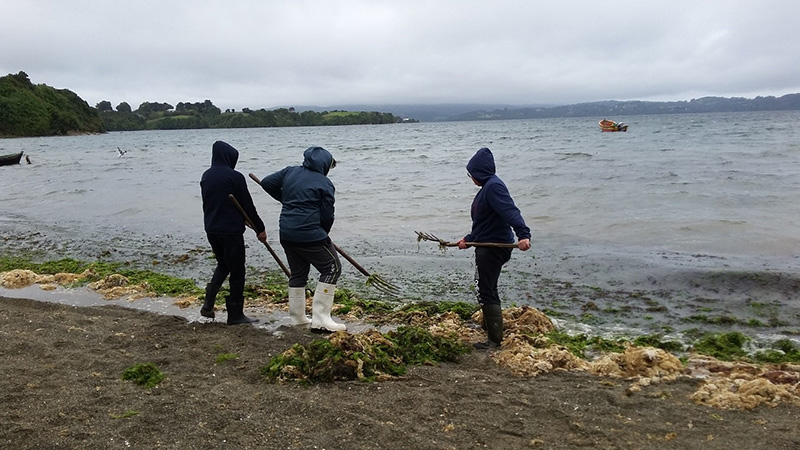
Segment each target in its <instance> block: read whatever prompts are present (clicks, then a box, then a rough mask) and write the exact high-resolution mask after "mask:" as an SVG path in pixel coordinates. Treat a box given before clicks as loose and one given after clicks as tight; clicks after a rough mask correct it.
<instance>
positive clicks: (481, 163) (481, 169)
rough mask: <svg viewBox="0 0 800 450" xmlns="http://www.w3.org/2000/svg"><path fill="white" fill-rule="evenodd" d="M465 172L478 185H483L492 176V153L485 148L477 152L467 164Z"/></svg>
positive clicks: (493, 169)
mask: <svg viewBox="0 0 800 450" xmlns="http://www.w3.org/2000/svg"><path fill="white" fill-rule="evenodd" d="M467 172H469V174H470V175H471V176H472V178H474V179H476V180H477V181H478V183H480V184H483V183H485V182H486V180H488V179H489V178H491V177H492V176H494V172H495V167H494V155H492V151H491V150H489V149H488V148H486V147H483V148H482V149H480V150H478V151H477V153H475V156H473V157H472V158H471V159H470V160H469V162H468V163H467Z"/></svg>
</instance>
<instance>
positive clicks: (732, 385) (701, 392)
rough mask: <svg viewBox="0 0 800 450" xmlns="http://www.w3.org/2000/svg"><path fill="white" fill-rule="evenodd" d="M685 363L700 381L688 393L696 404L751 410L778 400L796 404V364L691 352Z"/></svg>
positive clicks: (799, 374)
mask: <svg viewBox="0 0 800 450" xmlns="http://www.w3.org/2000/svg"><path fill="white" fill-rule="evenodd" d="M689 365H690V366H691V367H692V368H693V371H694V372H696V375H697V376H702V377H703V378H704V381H703V384H702V385H701V386H700V387H699V388H698V389H697V391H696V392H695V393H694V394H692V396H691V399H692V400H693V401H695V402H696V403H699V404H703V405H708V406H713V407H716V408H722V409H744V410H751V409H754V408H756V407H758V406H761V405H765V406H769V407H774V406H776V405H778V404H779V403H784V402H785V403H790V404H794V405H800V365H797V364H779V365H776V364H766V365H764V366H759V365H756V364H750V363H745V362H741V361H734V362H729V361H720V360H717V359H715V358H712V357H710V356H702V355H693V356H692V358H691V359H690V360H689Z"/></svg>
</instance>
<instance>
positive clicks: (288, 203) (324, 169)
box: [261, 147, 336, 244]
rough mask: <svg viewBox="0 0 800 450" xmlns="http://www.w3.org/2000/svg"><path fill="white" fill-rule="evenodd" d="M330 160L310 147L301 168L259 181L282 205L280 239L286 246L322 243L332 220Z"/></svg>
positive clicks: (331, 159)
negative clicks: (287, 244) (329, 177)
mask: <svg viewBox="0 0 800 450" xmlns="http://www.w3.org/2000/svg"><path fill="white" fill-rule="evenodd" d="M332 165H333V156H332V155H331V154H330V152H328V151H327V150H325V149H324V148H322V147H309V148H307V149H306V151H305V152H304V153H303V165H302V166H288V167H285V168H283V169H282V170H279V171H277V172H275V173H273V174H271V175H267V176H266V177H264V179H262V180H261V187H262V188H264V190H265V191H267V193H268V194H269V195H271V196H272V198H274V199H275V200H277V201H279V202H281V204H282V205H283V206H282V207H281V217H280V237H281V242H286V243H289V244H311V243H321V242H325V241H326V240H327V239H328V233H329V232H330V231H331V227H332V226H333V220H334V206H333V205H334V202H335V193H336V189H335V188H334V187H333V183H332V182H331V180H330V179H328V176H327V175H328V171H329V170H330V169H331V166H332Z"/></svg>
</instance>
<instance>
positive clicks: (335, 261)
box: [281, 241, 342, 287]
mask: <svg viewBox="0 0 800 450" xmlns="http://www.w3.org/2000/svg"><path fill="white" fill-rule="evenodd" d="M281 246H283V251H284V252H285V253H286V260H287V261H288V262H289V271H290V272H291V273H292V275H291V276H290V277H289V287H306V283H308V272H309V271H310V270H311V266H314V268H315V269H317V270H318V271H319V282H320V283H328V284H336V282H337V281H339V276H340V275H341V274H342V264H341V263H340V262H339V255H338V254H336V248H334V246H333V243H332V242H330V241H328V242H327V243H324V244H320V245H311V246H300V245H292V244H288V243H284V242H281Z"/></svg>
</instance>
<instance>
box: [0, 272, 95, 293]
mask: <svg viewBox="0 0 800 450" xmlns="http://www.w3.org/2000/svg"><path fill="white" fill-rule="evenodd" d="M90 275H91V272H89V271H88V270H87V271H84V272H83V273H57V274H55V275H40V274H37V273H36V272H34V271H32V270H26V269H15V270H10V271H8V272H2V273H0V286H2V287H4V288H8V289H19V288H24V287H27V286H32V285H34V284H39V285H42V286H41V288H42V289H43V290H53V289H55V286H56V285H61V286H64V285H67V284H71V283H75V282H76V281H79V280H82V279H84V278H86V277H88V276H90Z"/></svg>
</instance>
